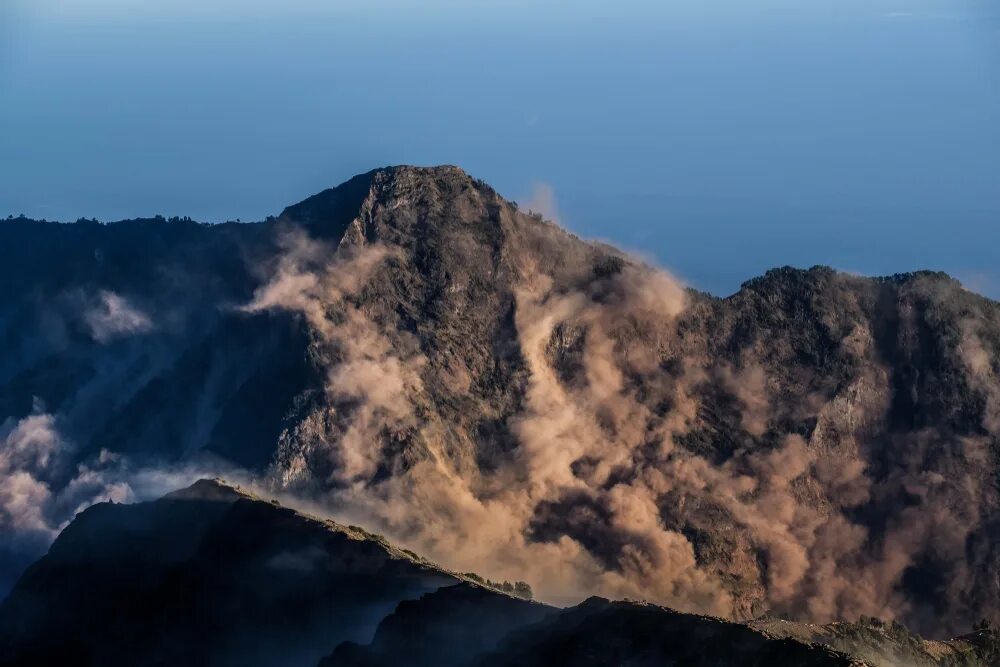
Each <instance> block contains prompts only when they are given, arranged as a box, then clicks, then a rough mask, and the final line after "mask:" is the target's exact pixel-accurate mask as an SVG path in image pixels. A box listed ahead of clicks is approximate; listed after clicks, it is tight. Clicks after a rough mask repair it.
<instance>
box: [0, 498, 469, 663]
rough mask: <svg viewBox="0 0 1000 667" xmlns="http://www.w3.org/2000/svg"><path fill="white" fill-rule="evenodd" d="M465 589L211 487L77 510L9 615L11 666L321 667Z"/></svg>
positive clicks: (1, 658)
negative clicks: (411, 611)
mask: <svg viewBox="0 0 1000 667" xmlns="http://www.w3.org/2000/svg"><path fill="white" fill-rule="evenodd" d="M458 581H459V580H458V579H457V578H456V577H454V576H452V575H449V574H447V573H446V572H443V571H441V570H440V569H437V568H436V567H434V566H432V565H430V564H428V563H426V562H424V561H421V560H419V559H415V558H414V557H412V556H409V555H407V554H405V553H403V552H401V551H399V550H398V549H395V548H394V547H392V546H390V545H389V544H388V543H387V542H385V541H384V540H383V539H381V538H377V537H375V536H372V535H370V534H368V533H365V532H364V531H363V530H361V529H358V528H348V527H344V526H340V525H337V524H334V523H332V522H329V521H320V520H318V519H313V518H310V517H307V516H304V515H301V514H298V513H296V512H294V511H293V510H290V509H287V508H284V507H281V506H279V505H277V504H273V503H271V502H267V501H264V500H259V499H256V498H254V497H252V496H250V495H247V494H245V493H243V492H241V491H239V490H237V489H235V488H232V487H229V486H226V485H223V484H221V483H219V482H216V481H210V480H203V481H201V482H198V483H197V484H195V485H194V486H192V487H190V488H188V489H185V490H183V491H180V492H177V493H173V494H170V495H167V496H165V497H164V498H162V499H160V500H157V501H154V502H148V503H140V504H137V505H118V504H99V505H94V506H93V507H91V508H89V509H88V510H86V511H84V512H82V513H81V514H80V515H79V516H78V517H77V518H76V519H75V520H74V521H73V523H71V524H70V526H69V527H68V528H66V530H65V531H63V533H62V534H61V535H60V536H59V538H58V539H57V540H56V541H55V543H54V544H53V545H52V548H51V549H50V551H49V553H48V555H46V556H45V557H43V558H42V559H41V560H40V561H38V562H37V563H36V564H34V565H33V566H32V567H31V568H30V569H29V570H28V571H27V572H26V573H25V574H24V576H23V577H22V578H21V579H20V581H19V582H18V584H17V585H16V586H15V588H14V589H13V591H12V592H11V594H10V596H9V598H8V599H7V600H6V601H5V602H4V603H3V605H2V606H0V664H4V665H25V666H27V665H55V664H75V665H165V664H200V665H275V664H282V665H314V664H315V663H316V661H318V660H319V658H320V657H321V656H323V655H325V654H327V653H329V651H330V648H331V646H335V645H336V644H337V643H339V642H340V641H344V640H355V641H363V640H365V639H367V638H369V637H370V636H371V633H372V632H373V631H374V628H375V625H376V624H377V623H378V622H379V620H381V618H382V617H383V616H385V615H386V614H387V613H389V612H390V611H391V610H392V609H393V608H394V607H395V605H396V603H397V602H398V601H399V600H401V599H405V598H409V597H415V596H418V595H420V594H421V593H424V592H427V591H431V590H436V589H437V588H439V587H441V586H443V585H447V584H453V583H457V582H458Z"/></svg>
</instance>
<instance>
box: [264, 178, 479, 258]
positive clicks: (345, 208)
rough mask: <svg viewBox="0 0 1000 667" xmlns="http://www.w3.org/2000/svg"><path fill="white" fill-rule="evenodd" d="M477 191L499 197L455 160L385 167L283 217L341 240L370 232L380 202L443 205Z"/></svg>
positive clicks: (289, 209)
mask: <svg viewBox="0 0 1000 667" xmlns="http://www.w3.org/2000/svg"><path fill="white" fill-rule="evenodd" d="M474 190H476V191H478V190H482V192H483V194H486V195H487V196H489V197H496V196H497V195H496V193H495V192H494V191H493V190H492V188H489V187H488V186H486V185H485V183H483V182H482V181H478V180H476V179H473V178H472V177H471V176H469V175H468V174H467V173H465V171H463V170H462V169H460V168H459V167H456V166H453V165H439V166H433V167H418V166H413V165H398V166H390V167H380V168H378V169H373V170H372V171H369V172H366V173H364V174H359V175H357V176H355V177H353V178H351V179H349V180H347V181H345V182H343V183H341V184H340V185H337V186H335V187H333V188H328V189H326V190H323V191H322V192H319V193H317V194H315V195H312V196H311V197H307V198H306V199H304V200H302V201H301V202H299V203H297V204H293V205H291V206H288V207H287V208H285V210H284V211H282V213H281V215H280V216H279V217H278V220H279V221H281V222H285V223H292V224H299V225H302V226H303V227H305V228H306V229H308V230H309V231H310V233H312V234H313V235H315V236H317V237H320V238H326V239H329V240H337V241H339V240H340V239H341V238H343V236H344V235H345V234H348V235H350V232H351V231H352V228H355V229H354V231H355V235H356V234H357V233H361V234H365V233H366V231H368V232H370V231H371V230H366V225H365V224H364V223H365V222H366V218H370V217H371V216H372V214H373V213H374V211H375V210H376V209H377V208H378V207H379V206H380V205H381V206H383V207H384V206H393V205H398V204H400V203H402V202H403V201H406V202H408V203H415V204H420V203H424V204H427V205H433V204H434V203H435V202H437V203H439V204H440V203H443V202H448V201H449V200H451V199H453V198H454V197H455V196H457V195H459V194H460V193H463V192H470V191H474Z"/></svg>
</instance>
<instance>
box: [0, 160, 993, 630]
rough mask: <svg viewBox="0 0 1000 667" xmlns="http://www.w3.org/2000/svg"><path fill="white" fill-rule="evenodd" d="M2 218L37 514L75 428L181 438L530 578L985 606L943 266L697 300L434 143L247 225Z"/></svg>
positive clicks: (988, 341)
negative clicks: (533, 211)
mask: <svg viewBox="0 0 1000 667" xmlns="http://www.w3.org/2000/svg"><path fill="white" fill-rule="evenodd" d="M0 237H2V238H0V240H5V239H9V240H12V241H13V243H12V244H6V243H5V244H0V248H2V250H0V252H2V253H4V254H3V255H2V260H3V261H2V262H0V271H2V272H3V274H2V276H0V277H3V278H5V279H9V280H7V281H6V282H4V285H10V286H11V287H10V288H9V289H7V290H6V291H4V292H3V293H2V294H3V303H0V326H2V327H3V329H2V330H3V332H4V333H3V335H4V336H5V340H7V341H8V342H9V343H11V344H10V345H9V346H8V347H7V348H6V349H8V350H12V352H11V353H9V354H4V355H3V356H2V358H0V372H2V373H3V375H2V378H3V383H2V384H0V405H2V406H4V409H3V410H2V411H0V418H4V417H9V420H8V422H7V425H6V426H5V431H4V434H3V435H4V437H5V438H6V441H7V442H18V443H24V442H27V443H29V444H31V443H34V446H35V447H36V449H37V448H38V447H40V446H41V445H40V443H42V441H40V440H38V439H37V438H36V439H34V440H31V439H29V440H25V439H24V437H22V436H23V435H24V433H27V432H28V430H29V429H28V426H33V425H37V422H39V420H38V419H36V420H35V421H33V422H30V423H29V422H28V421H26V420H29V419H31V418H32V417H38V418H41V417H45V416H48V417H50V418H51V419H50V420H49V421H48V422H45V423H46V424H48V425H49V426H50V427H51V429H50V430H53V429H54V430H55V431H57V434H58V436H59V437H58V438H56V439H55V440H54V441H55V442H57V443H62V444H63V445H65V449H68V450H70V453H69V454H67V455H66V456H65V457H64V460H60V459H58V458H53V457H49V458H48V459H45V460H46V461H49V463H46V464H44V465H43V464H42V463H41V461H42V459H41V458H40V457H34V458H31V459H30V461H29V463H30V465H28V464H26V463H24V462H23V459H24V457H23V456H22V457H20V458H18V459H16V460H14V459H11V461H6V460H5V461H3V462H0V466H2V467H3V472H4V473H5V474H7V475H12V474H13V473H15V472H24V471H25V470H27V471H28V472H29V473H30V475H31V476H32V479H33V480H35V481H37V482H38V483H39V485H40V486H41V487H44V489H37V488H34V487H32V488H33V491H34V492H35V493H36V496H35V497H37V496H38V495H40V496H41V497H43V498H48V497H49V496H46V495H45V494H46V493H49V495H50V496H55V497H54V498H50V499H49V500H48V501H47V502H48V503H49V505H47V507H49V510H47V512H48V513H47V514H46V516H44V517H42V518H43V519H46V521H45V522H43V523H45V526H44V527H45V528H46V530H47V531H48V532H45V534H51V532H52V531H54V530H55V529H56V528H58V525H59V524H60V521H62V520H64V519H65V518H68V517H67V514H71V511H72V510H73V509H75V508H76V507H77V506H78V505H79V504H80V503H79V501H78V499H77V497H76V496H72V497H69V498H64V497H62V496H61V495H60V494H59V492H58V491H57V490H58V489H61V488H64V487H65V488H73V489H75V488H77V487H76V486H71V485H70V482H71V481H72V480H73V479H76V478H78V477H79V476H78V475H77V466H78V465H80V464H81V462H83V463H85V464H86V465H87V466H88V468H87V470H88V472H93V471H94V470H97V471H100V472H103V471H105V468H104V467H101V465H107V466H110V465H111V464H101V465H98V463H97V462H95V461H96V458H97V457H99V456H101V454H100V452H101V450H102V449H103V450H107V451H108V453H109V457H105V458H104V459H102V460H108V461H111V460H113V459H114V457H115V456H118V455H125V456H126V457H127V459H128V460H129V461H132V460H134V459H140V460H141V459H143V458H145V459H149V460H157V461H162V460H164V459H166V460H170V461H177V460H188V459H190V458H191V457H192V456H194V455H195V454H197V453H204V452H211V453H213V454H215V455H217V456H222V457H224V458H226V459H228V460H230V461H234V462H236V463H237V464H239V465H240V466H241V467H245V468H249V469H252V470H254V471H255V472H256V473H257V474H259V475H262V476H264V477H265V478H266V480H267V481H269V482H270V483H272V484H274V485H275V486H277V487H281V488H283V489H285V490H291V491H295V492H298V493H307V494H309V495H310V496H311V497H312V498H313V499H314V500H316V501H318V502H323V503H330V504H332V505H335V506H337V507H345V508H348V509H350V511H352V512H353V513H355V514H358V515H361V516H365V517H367V520H368V521H370V522H371V523H372V525H374V526H377V527H378V529H379V530H382V531H385V532H388V533H390V534H391V535H393V536H397V537H400V538H404V539H405V540H406V542H407V543H409V544H419V545H421V546H422V548H424V549H425V550H426V551H427V552H428V553H431V554H432V555H434V556H435V557H438V558H441V559H443V560H445V561H447V564H448V565H449V566H453V567H455V568H460V569H463V570H464V569H481V570H482V571H484V572H486V573H488V574H490V576H494V577H496V576H499V577H501V578H509V579H515V578H523V579H528V580H529V581H531V583H532V584H534V587H535V589H536V590H537V591H539V592H540V593H541V595H542V596H543V598H545V599H550V600H556V599H560V600H561V599H567V598H575V599H576V600H578V599H582V598H583V597H585V596H586V595H588V594H591V593H593V592H601V593H603V594H605V595H608V596H630V597H633V598H640V597H645V598H650V599H653V600H655V601H658V602H661V603H665V604H669V605H671V606H675V607H678V608H682V609H686V610H700V611H705V612H711V613H715V614H720V615H733V616H736V617H738V618H747V617H753V616H756V615H757V614H759V613H761V612H763V611H767V610H771V611H774V612H776V613H780V614H785V615H791V616H794V617H796V618H800V619H809V620H815V621H822V622H827V621H831V620H835V619H838V618H848V619H853V618H856V617H857V616H858V615H860V614H865V615H873V616H882V617H885V618H895V619H899V620H902V621H905V622H906V623H908V624H910V625H911V626H913V627H916V628H919V629H921V630H923V631H925V632H929V633H934V634H949V633H958V632H965V631H967V630H968V629H969V628H970V627H971V626H972V624H973V623H974V622H976V621H977V620H979V618H981V617H994V618H995V617H996V615H997V614H998V611H1000V609H998V603H997V600H998V599H1000V590H998V588H997V586H998V584H997V581H998V580H1000V579H998V574H1000V556H998V555H997V554H998V553H1000V550H998V549H996V545H997V543H998V542H1000V523H998V519H997V516H998V514H997V509H998V503H1000V501H998V496H997V484H996V480H997V475H998V470H1000V464H998V442H997V433H998V430H1000V383H998V372H1000V367H998V357H1000V310H998V307H997V304H996V303H994V302H991V301H989V300H987V299H984V298H982V297H978V296H976V295H974V294H970V293H968V292H966V291H965V290H963V289H962V288H961V286H960V285H959V284H958V283H956V282H955V281H953V280H951V279H949V278H947V277H946V276H943V275H941V274H933V273H915V274H906V275H901V276H894V277H890V278H884V279H869V278H862V277H857V276H849V275H845V274H840V273H837V272H834V271H832V270H830V269H825V268H814V269H810V270H807V271H802V270H796V269H791V268H783V269H777V270H774V271H771V272H768V274H767V275H765V276H763V277H761V278H757V279H754V280H752V281H749V282H748V283H747V284H745V285H744V286H743V288H742V289H741V290H740V292H738V293H737V294H735V295H732V296H730V297H728V298H725V299H719V298H714V297H711V296H708V295H704V294H700V293H697V292H694V291H691V290H685V289H683V288H682V287H681V286H680V285H679V284H678V283H677V281H676V280H674V279H672V278H670V277H669V276H667V275H665V274H663V273H661V272H658V271H655V270H653V269H650V268H649V267H646V266H644V265H642V264H641V263H639V262H636V261H635V260H632V259H630V258H628V257H625V256H623V255H622V254H621V253H619V252H617V251H615V250H614V249H613V248H609V247H606V246H602V245H597V244H591V243H586V242H584V241H581V240H580V239H577V238H575V237H573V236H572V235H570V234H568V233H566V232H564V231H562V230H560V229H558V228H557V227H555V226H554V225H551V224H549V223H546V222H544V221H541V220H539V219H537V218H535V217H533V216H530V215H527V214H525V213H523V212H520V211H518V210H517V209H516V208H515V207H514V206H513V205H511V204H509V203H507V202H505V201H504V200H503V199H502V198H501V197H499V195H497V193H496V192H494V191H493V190H492V189H491V188H489V186H487V185H486V184H484V183H482V182H480V181H476V180H474V179H472V178H470V177H469V176H467V175H466V174H464V173H463V172H462V171H461V170H459V169H457V168H454V167H439V168H430V169H421V168H413V167H397V168H386V169H380V170H375V171H373V172H370V173H368V174H365V175H362V176H358V177H356V178H354V179H352V180H351V181H349V182H348V183H345V184H344V185H342V186H340V187H338V188H334V189H332V190H328V191H325V192H323V193H320V194H318V195H316V196H314V197H311V198H309V199H307V200H305V201H304V202H302V203H301V204H297V205H295V206H291V207H289V208H288V209H286V210H285V211H284V212H283V213H282V214H281V216H279V218H277V219H276V220H273V221H270V222H268V223H264V224H259V225H226V226H221V227H217V228H216V227H209V226H203V225H195V224H194V223H189V222H184V221H177V222H167V221H144V222H141V223H136V222H132V223H117V224H115V225H106V226H100V225H94V224H91V223H77V224H76V225H66V226H55V225H51V224H41V223H31V222H27V221H13V222H7V223H0ZM53 253H54V254H53ZM54 257H55V260H54V259H53V258H54ZM53 261H55V262H56V263H58V264H59V265H60V270H59V271H48V270H47V269H46V266H47V265H48V264H51V263H53ZM80 285H82V286H84V288H85V289H84V292H83V294H82V295H76V296H74V294H76V293H75V292H72V290H74V289H76V288H77V287H78V286H80ZM195 285H197V287H195ZM67 295H69V296H67ZM109 295H110V296H109ZM53 304H55V307H54V306H53ZM53 310H54V311H55V312H56V314H55V315H53V314H52V312H51V311H53ZM178 313H179V314H178ZM53 321H55V322H57V323H58V325H53V324H52V322H53ZM53 331H55V332H56V334H58V335H56V334H53V333H52V332H53ZM33 397H37V398H38V399H39V400H38V401H35V402H34V403H33ZM111 397H114V398H111ZM22 432H23V433H22ZM15 435H16V436H17V437H16V438H15ZM25 437H26V436H25ZM44 442H45V443H49V444H51V443H52V442H53V439H52V438H49V440H45V441H44ZM22 449H23V448H22ZM18 451H21V450H18ZM51 461H57V462H58V465H56V464H54V463H52V462H51ZM59 461H61V462H59ZM125 467H127V466H125ZM129 469H134V464H133V465H132V468H129ZM117 470H118V469H117V468H114V471H117ZM116 474H117V473H116ZM89 478H90V477H88V479H89ZM111 479H112V481H115V482H119V481H122V480H125V481H128V480H129V479H130V478H128V476H127V474H126V475H125V476H124V477H122V476H121V475H119V476H115V475H111ZM99 497H100V496H99ZM0 500H2V494H0ZM5 506H6V507H12V508H13V507H21V506H22V505H15V504H14V503H7V504H6V505H5ZM13 512H14V511H13V510H8V515H9V516H14V513H13ZM60 512H61V514H60ZM8 515H4V514H3V513H0V530H9V529H10V526H12V525H14V524H15V523H17V522H16V521H14V520H13V519H4V518H3V517H5V516H8ZM29 518H31V517H29ZM20 522H21V523H22V524H23V523H25V520H24V517H21V521H20ZM28 523H31V522H28ZM35 523H37V521H35ZM574 601H575V600H574Z"/></svg>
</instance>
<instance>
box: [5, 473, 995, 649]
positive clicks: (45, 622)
mask: <svg viewBox="0 0 1000 667" xmlns="http://www.w3.org/2000/svg"><path fill="white" fill-rule="evenodd" d="M480 581H481V579H480V578H479V577H478V576H477V575H474V574H471V573H470V574H456V573H452V572H449V571H447V570H444V569H442V568H440V567H438V566H436V565H434V564H433V563H431V562H429V561H427V560H425V559H423V558H421V557H420V556H417V555H416V554H414V553H412V552H408V551H405V550H401V549H399V548H397V547H395V546H393V545H392V544H390V543H389V542H388V541H386V540H385V539H384V538H382V537H380V536H377V535H373V534H371V533H368V532H367V531H365V530H364V529H362V528H359V527H356V526H344V525H340V524H338V523H335V522H333V521H330V520H323V519H319V518H316V517H313V516H310V515H306V514H303V513H300V512H296V511H294V510H291V509H288V508H286V507H283V506H281V505H279V504H278V503H277V502H274V501H269V500H266V499H263V498H260V497H257V496H255V495H253V494H251V493H249V492H247V491H245V490H242V489H240V488H239V487H235V486H232V485H229V484H226V483H223V482H221V481H220V480H200V481H198V482H196V483H195V484H193V485H192V486H190V487H188V488H186V489H182V490H180V491H176V492H173V493H170V494H167V495H166V496H164V497H163V498H161V499H159V500H156V501H151V502H144V503H138V504H130V505H129V504H116V503H112V502H107V503H100V504H97V505H94V506H92V507H90V508H88V509H86V510H84V511H83V512H81V513H80V514H79V515H78V516H77V517H76V518H75V519H74V520H73V521H72V523H70V525H69V526H68V527H67V528H66V529H65V530H64V531H63V532H62V533H61V534H60V536H59V537H58V538H57V539H56V541H55V542H54V543H53V545H52V547H51V549H50V550H49V553H48V554H47V555H46V556H44V557H43V558H41V559H40V560H39V561H38V562H37V563H35V564H34V565H32V566H31V567H30V568H29V569H28V571H27V572H26V573H25V574H24V575H23V577H22V578H21V579H20V581H19V582H18V584H17V585H16V586H15V587H14V589H13V591H12V593H11V595H10V596H9V597H8V598H7V600H6V601H4V603H3V604H2V605H0V665H4V666H5V667H6V666H10V667H14V666H21V665H43V664H45V665H48V664H74V665H102V666H103V665H111V666H113V665H135V666H140V665H167V664H195V665H212V666H214V665H261V666H270V665H289V666H296V665H303V666H312V665H318V666H319V667H332V666H333V665H339V666H351V665H357V666H360V665H365V666H367V667H375V666H377V665H397V664H407V665H441V666H453V667H459V666H472V665H484V666H492V665H514V664H516V665H534V664H539V665H543V664H544V665H551V664H574V665H606V664H631V665H664V664H667V665H670V664H684V665H692V666H698V665H704V666H705V667H708V666H709V665H720V664H725V665H734V666H740V665H745V666H747V667H750V666H752V665H796V666H803V665H815V666H817V667H820V666H822V667H827V666H830V667H833V666H844V667H847V666H849V665H850V666H854V667H862V666H864V665H884V666H893V665H950V666H964V665H968V666H970V667H972V666H980V665H988V664H992V663H991V662H990V660H993V659H995V657H996V655H997V651H998V650H1000V636H998V635H997V634H996V633H994V632H991V631H986V630H983V631H980V632H979V633H977V634H975V635H971V636H969V637H967V638H963V639H960V640H954V641H951V642H926V641H923V640H921V639H919V638H918V637H914V636H913V635H911V634H909V633H908V632H907V631H906V630H905V628H903V627H902V626H893V625H888V624H881V623H880V622H877V621H875V620H874V619H873V620H870V621H867V622H866V623H865V624H859V625H854V624H837V625H835V626H828V627H821V626H812V625H808V626H807V625H799V624H794V623H788V622H783V621H776V620H770V621H759V622H757V623H754V624H750V625H741V624H736V623H731V622H727V621H724V620H721V619H717V618H712V617H706V616H697V615H689V614H681V613H678V612H676V611H672V610H670V609H665V608H663V607H659V606H655V605H650V604H645V603H636V602H627V601H626V602H610V601H608V600H604V599H601V598H591V599H589V600H587V601H585V602H583V603H581V604H580V605H578V606H575V607H571V608H568V609H557V608H554V607H551V606H548V605H544V604H540V603H537V602H531V601H529V600H524V599H519V598H517V597H513V596H511V595H509V594H506V593H504V592H502V591H500V590H498V589H496V588H493V587H490V586H487V585H483V584H481V583H479V582H480ZM324 656H325V657H324Z"/></svg>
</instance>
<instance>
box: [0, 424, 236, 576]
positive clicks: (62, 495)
mask: <svg viewBox="0 0 1000 667" xmlns="http://www.w3.org/2000/svg"><path fill="white" fill-rule="evenodd" d="M219 473H223V474H226V475H227V476H230V477H233V476H236V477H237V478H239V476H240V475H239V474H238V473H235V471H233V470H232V469H231V468H227V467H223V466H221V465H218V464H216V465H208V464H195V463H180V464H148V465H143V466H140V467H135V466H133V465H131V463H130V462H129V460H128V459H127V458H125V457H122V456H120V455H117V454H113V453H111V452H108V451H106V450H101V451H100V452H99V453H98V454H97V455H96V456H94V457H91V458H88V459H86V460H83V461H78V452H77V450H76V448H75V446H74V444H73V443H72V442H71V441H70V440H69V439H68V438H66V437H65V436H64V435H63V433H62V431H61V429H60V423H59V417H58V416H56V415H53V414H48V413H43V412H35V413H33V414H31V415H28V416H26V417H24V418H23V419H20V420H16V421H15V420H11V419H8V420H7V421H6V422H5V423H4V424H3V426H2V427H0V544H3V545H4V546H3V548H2V549H3V551H13V552H21V553H26V554H29V555H33V556H37V555H40V553H41V551H42V550H44V549H45V548H46V547H47V546H48V544H49V543H50V542H51V541H52V540H53V539H55V537H56V535H58V533H59V531H61V530H62V529H63V528H64V527H65V526H66V525H67V524H68V523H69V522H70V521H71V520H72V519H73V517H74V516H76V514H77V513H79V512H81V511H82V510H84V509H86V508H87V507H89V506H91V505H93V504H94V503H99V502H106V501H114V502H135V501H139V500H148V499H151V498H157V497H159V496H161V495H163V494H164V493H167V492H168V491H172V490H174V489H177V488H180V487H183V486H187V485H189V484H191V483H192V482H194V481H195V480H197V479H200V478H202V477H210V476H215V475H217V474H219Z"/></svg>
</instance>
